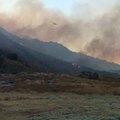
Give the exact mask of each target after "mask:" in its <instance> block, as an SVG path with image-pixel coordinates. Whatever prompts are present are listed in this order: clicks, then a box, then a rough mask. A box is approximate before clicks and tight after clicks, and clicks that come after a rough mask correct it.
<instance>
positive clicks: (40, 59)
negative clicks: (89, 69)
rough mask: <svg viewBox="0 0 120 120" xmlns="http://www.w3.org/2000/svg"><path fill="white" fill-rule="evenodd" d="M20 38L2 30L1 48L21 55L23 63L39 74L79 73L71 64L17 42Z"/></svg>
mask: <svg viewBox="0 0 120 120" xmlns="http://www.w3.org/2000/svg"><path fill="white" fill-rule="evenodd" d="M17 39H18V38H17V37H14V36H12V35H11V34H10V33H8V32H6V31H5V30H4V29H1V30H0V48H1V49H4V50H7V51H11V52H13V53H16V54H18V55H19V57H20V58H21V60H22V61H25V63H27V64H28V65H29V66H30V67H31V68H32V69H33V70H35V71H38V72H55V73H68V74H76V73H79V69H78V68H77V67H74V66H72V64H71V63H69V62H66V61H62V60H59V59H56V58H54V57H52V56H49V55H45V54H43V53H40V52H37V51H35V50H33V49H30V48H28V47H26V46H23V45H21V44H20V43H18V42H16V40H17Z"/></svg>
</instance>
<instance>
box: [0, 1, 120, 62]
mask: <svg viewBox="0 0 120 120" xmlns="http://www.w3.org/2000/svg"><path fill="white" fill-rule="evenodd" d="M0 8H1V9H0V26H1V27H4V28H5V29H7V30H8V31H10V32H12V33H14V34H16V35H18V36H20V37H28V38H37V39H40V40H43V41H53V42H58V43H61V44H63V45H64V46H66V47H67V48H69V49H70V50H72V51H76V52H82V53H85V54H88V55H90V56H94V57H98V58H101V59H105V60H108V61H111V62H115V63H119V64H120V57H118V56H120V47H119V46H120V27H119V25H120V12H119V11H120V0H0ZM33 15H34V17H33Z"/></svg>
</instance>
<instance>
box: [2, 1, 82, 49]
mask: <svg viewBox="0 0 120 120" xmlns="http://www.w3.org/2000/svg"><path fill="white" fill-rule="evenodd" d="M15 7H16V8H17V10H16V12H14V13H12V14H11V15H4V14H3V15H2V14H1V15H0V25H1V26H3V27H5V28H6V29H7V30H9V31H11V32H13V33H15V34H17V35H19V36H22V37H28V38H38V39H41V40H44V41H55V42H59V43H62V44H64V45H66V46H69V47H70V48H71V49H72V48H74V47H73V46H76V45H77V43H76V41H79V39H80V38H81V33H80V31H81V27H80V26H81V23H80V22H79V21H78V20H75V21H74V20H73V19H72V17H66V16H65V15H64V14H63V13H62V12H60V11H54V10H51V9H48V8H45V6H44V5H43V4H42V3H40V1H39V0H36V1H31V0H18V2H17V3H16V6H15Z"/></svg>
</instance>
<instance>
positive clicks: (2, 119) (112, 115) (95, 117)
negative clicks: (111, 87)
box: [0, 92, 120, 120]
mask: <svg viewBox="0 0 120 120" xmlns="http://www.w3.org/2000/svg"><path fill="white" fill-rule="evenodd" d="M0 111H1V112H0V120H120V96H99V95H77V94H73V93H40V94H38V93H17V92H13V93H0Z"/></svg>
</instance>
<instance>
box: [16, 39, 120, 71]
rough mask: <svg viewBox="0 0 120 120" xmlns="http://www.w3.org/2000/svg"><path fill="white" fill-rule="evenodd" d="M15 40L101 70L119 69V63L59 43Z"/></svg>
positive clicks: (40, 51)
mask: <svg viewBox="0 0 120 120" xmlns="http://www.w3.org/2000/svg"><path fill="white" fill-rule="evenodd" d="M17 42H19V43H20V44H22V45H23V46H26V47H28V48H30V49H33V50H35V51H37V52H39V53H43V54H46V55H50V56H52V57H54V58H57V59H60V60H63V61H66V62H71V63H75V64H78V65H80V66H82V67H83V66H84V67H88V68H91V69H96V70H101V71H111V70H120V65H118V64H114V63H110V62H107V61H105V60H101V59H98V58H94V57H91V56H87V55H85V54H82V53H77V52H72V51H70V50H69V49H67V48H66V47H64V46H63V45H61V44H58V43H55V42H43V41H40V40H37V39H17Z"/></svg>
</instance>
